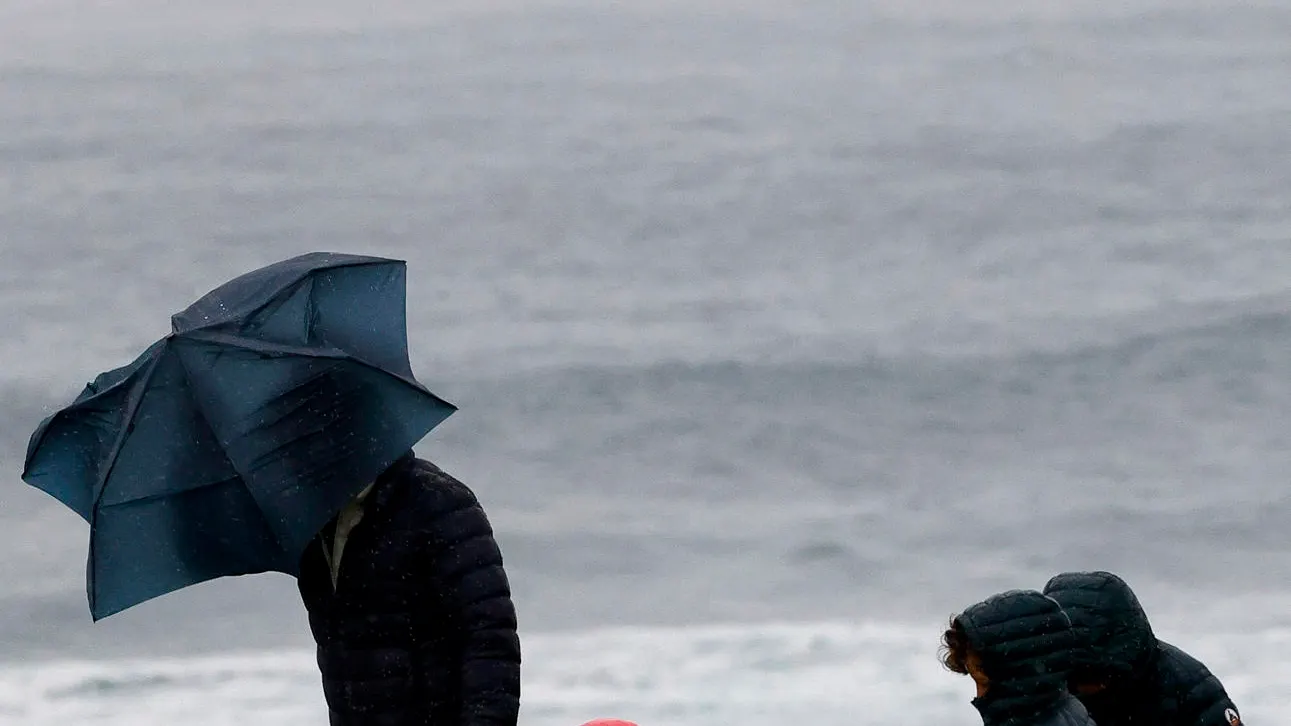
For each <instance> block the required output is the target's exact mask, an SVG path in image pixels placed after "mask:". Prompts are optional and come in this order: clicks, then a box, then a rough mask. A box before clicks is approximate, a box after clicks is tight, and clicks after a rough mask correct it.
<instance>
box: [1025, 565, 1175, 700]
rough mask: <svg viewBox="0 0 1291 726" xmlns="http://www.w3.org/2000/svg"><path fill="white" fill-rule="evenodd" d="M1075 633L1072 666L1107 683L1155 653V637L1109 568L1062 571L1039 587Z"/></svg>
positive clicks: (1138, 668)
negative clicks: (1067, 620) (1057, 607)
mask: <svg viewBox="0 0 1291 726" xmlns="http://www.w3.org/2000/svg"><path fill="white" fill-rule="evenodd" d="M1044 593H1045V594H1046V595H1048V596H1049V597H1052V598H1053V599H1054V600H1057V601H1058V603H1059V604H1061V605H1062V608H1063V610H1065V611H1066V613H1067V617H1068V618H1070V619H1071V624H1072V630H1073V631H1074V632H1075V634H1076V636H1077V647H1076V649H1075V652H1074V653H1073V654H1072V655H1073V662H1072V667H1073V670H1074V671H1075V672H1076V673H1079V674H1088V675H1090V676H1093V677H1097V678H1102V679H1105V680H1107V681H1109V682H1116V681H1123V680H1127V679H1132V678H1133V676H1134V674H1135V673H1136V672H1141V671H1142V669H1143V668H1144V667H1145V666H1146V665H1148V664H1149V663H1150V662H1151V661H1152V658H1153V656H1154V654H1155V653H1156V645H1157V639H1156V635H1155V634H1154V633H1153V632H1152V625H1151V624H1150V623H1149V622H1148V616H1147V613H1145V612H1144V611H1143V606H1142V605H1140V604H1139V599H1138V597H1136V596H1135V595H1134V591H1133V590H1131V589H1130V586H1129V585H1127V584H1126V583H1125V581H1124V580H1122V579H1121V578H1120V577H1118V576H1117V575H1114V574H1112V573H1110V572H1102V571H1096V572H1064V573H1062V574H1060V575H1056V576H1054V577H1053V578H1052V579H1050V580H1049V582H1048V583H1047V584H1046V585H1045V586H1044Z"/></svg>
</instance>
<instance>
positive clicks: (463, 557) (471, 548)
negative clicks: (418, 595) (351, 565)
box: [429, 474, 520, 726]
mask: <svg viewBox="0 0 1291 726" xmlns="http://www.w3.org/2000/svg"><path fill="white" fill-rule="evenodd" d="M441 478H442V479H443V480H444V481H443V482H442V483H441V484H440V486H438V487H437V489H438V490H439V491H438V492H437V494H438V495H439V497H441V498H440V499H439V502H438V504H439V506H438V507H437V510H438V513H437V516H435V517H434V518H433V520H432V521H431V522H430V532H429V534H430V540H431V542H432V551H431V556H430V568H431V575H432V577H433V578H434V580H435V581H436V583H437V585H438V586H439V587H440V588H441V589H442V594H443V597H444V602H445V603H446V604H447V605H448V608H449V611H450V613H451V617H453V619H454V620H455V621H456V622H457V627H458V628H459V629H461V631H462V632H463V637H464V638H465V645H464V652H463V655H462V664H461V677H462V680H461V684H460V694H461V699H462V713H461V720H460V721H459V724H460V726H515V725H516V721H517V719H518V717H519V711H520V638H519V635H518V634H517V628H516V611H515V605H514V604H513V603H512V600H511V586H510V583H509V581H508V580H507V575H506V570H505V569H504V568H503V564H502V553H501V550H499V548H498V544H497V541H496V540H495V539H494V536H493V528H492V526H491V525H490V523H489V520H488V517H487V516H486V515H485V513H484V509H483V508H482V507H481V506H480V503H479V501H478V500H477V499H476V497H475V495H474V493H472V492H471V490H470V489H469V488H467V487H466V485H464V484H462V483H460V482H458V481H456V480H455V479H452V477H449V476H448V475H446V474H441Z"/></svg>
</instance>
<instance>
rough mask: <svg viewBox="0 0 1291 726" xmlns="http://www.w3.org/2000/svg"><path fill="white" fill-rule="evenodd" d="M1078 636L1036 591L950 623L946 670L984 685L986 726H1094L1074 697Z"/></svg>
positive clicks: (1012, 595) (981, 606)
mask: <svg viewBox="0 0 1291 726" xmlns="http://www.w3.org/2000/svg"><path fill="white" fill-rule="evenodd" d="M1074 644H1075V635H1074V634H1073V633H1072V632H1071V622H1070V621H1069V620H1068V619H1067V616H1066V615H1065V614H1064V613H1063V612H1062V608H1061V607H1060V606H1059V605H1058V603H1057V602H1055V601H1054V600H1053V599H1051V598H1048V597H1045V596H1044V595H1042V594H1041V593H1039V592H1036V591H1035V590H1011V591H1009V592H1004V593H1000V594H998V595H992V596H991V597H989V598H987V599H986V600H984V601H982V602H980V603H978V604H976V605H973V606H972V607H970V608H968V609H967V610H965V611H964V612H962V613H960V614H959V615H956V616H955V617H953V618H951V620H950V627H949V628H948V629H947V630H946V632H945V633H944V634H943V635H942V663H943V664H944V665H945V666H946V667H947V668H948V669H950V670H951V671H954V672H955V673H963V674H967V675H969V676H972V678H973V680H974V681H975V682H976V683H977V698H975V699H973V706H974V707H976V708H977V711H978V713H980V714H981V716H982V724H983V726H1094V722H1093V721H1092V720H1091V719H1090V718H1089V714H1088V713H1086V711H1085V708H1084V706H1082V705H1081V703H1080V701H1078V700H1076V698H1075V697H1073V696H1072V695H1071V694H1070V693H1069V692H1068V691H1067V664H1068V659H1069V656H1070V653H1071V648H1072V646H1073V645H1074Z"/></svg>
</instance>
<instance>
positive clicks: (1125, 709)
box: [1044, 572, 1241, 726]
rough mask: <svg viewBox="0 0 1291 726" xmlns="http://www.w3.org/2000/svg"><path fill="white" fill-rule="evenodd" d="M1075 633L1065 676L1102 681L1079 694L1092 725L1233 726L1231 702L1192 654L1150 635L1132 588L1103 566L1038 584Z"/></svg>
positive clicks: (1236, 717) (1235, 719)
mask: <svg viewBox="0 0 1291 726" xmlns="http://www.w3.org/2000/svg"><path fill="white" fill-rule="evenodd" d="M1044 592H1045V594H1046V595H1049V596H1050V597H1052V598H1053V599H1055V600H1057V601H1058V602H1059V603H1060V604H1061V605H1062V607H1063V610H1065V611H1066V613H1067V616H1068V617H1069V618H1070V619H1071V622H1072V626H1073V630H1074V631H1075V633H1076V635H1077V636H1078V638H1079V643H1078V645H1077V648H1076V649H1075V651H1074V652H1073V664H1072V665H1073V676H1074V678H1078V679H1080V680H1083V681H1101V682H1103V683H1106V684H1107V688H1106V689H1104V690H1103V691H1101V692H1099V693H1096V694H1092V695H1080V696H1079V697H1080V699H1081V701H1082V702H1083V703H1084V704H1085V706H1086V707H1087V708H1088V709H1089V712H1090V715H1092V716H1093V717H1094V720H1095V721H1097V722H1098V726H1145V725H1148V726H1240V724H1241V717H1240V716H1239V715H1238V712H1237V707H1236V706H1235V705H1233V702H1232V700H1231V699H1230V698H1229V697H1228V694H1227V693H1226V692H1225V691H1224V686H1223V684H1221V683H1220V682H1219V679H1218V678H1216V677H1215V676H1214V675H1213V674H1211V672H1210V671H1209V670H1208V669H1207V668H1206V666H1205V665H1203V664H1202V663H1201V662H1200V661H1198V660H1197V659H1196V658H1193V657H1192V656H1190V655H1188V654H1187V653H1185V652H1183V651H1182V650H1180V649H1178V648H1176V647H1174V646H1173V645H1170V644H1169V643H1165V642H1162V641H1160V640H1157V638H1156V636H1155V635H1154V634H1153V632H1152V626H1151V625H1150V624H1149V623H1148V616H1147V614H1146V613H1145V612H1144V611H1143V607H1142V606H1141V605H1140V604H1139V600H1138V598H1137V597H1136V596H1135V595H1134V591H1133V590H1131V589H1130V586H1129V585H1127V584H1125V581H1124V580H1122V579H1121V578H1120V577H1117V576H1116V575H1114V574H1112V573H1110V572H1067V573H1063V574H1061V575H1057V576H1055V577H1054V578H1052V579H1051V580H1049V582H1048V584H1046V585H1045V587H1044Z"/></svg>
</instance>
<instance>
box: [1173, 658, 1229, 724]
mask: <svg viewBox="0 0 1291 726" xmlns="http://www.w3.org/2000/svg"><path fill="white" fill-rule="evenodd" d="M1188 676H1189V677H1187V678H1184V679H1183V684H1182V685H1183V688H1182V689H1181V690H1182V694H1181V697H1180V699H1179V715H1180V717H1181V718H1180V719H1179V724H1180V726H1241V723H1242V721H1241V717H1240V716H1239V715H1238V712H1237V706H1235V705H1234V704H1233V701H1232V699H1231V698H1229V697H1228V693H1227V692H1226V691H1225V690H1224V686H1223V684H1221V683H1220V682H1219V679H1218V678H1216V677H1215V676H1214V674H1212V673H1211V672H1210V671H1209V670H1207V669H1206V668H1205V667H1204V666H1201V665H1200V664H1198V665H1197V667H1196V669H1194V670H1193V671H1192V672H1191V673H1189V674H1188Z"/></svg>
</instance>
